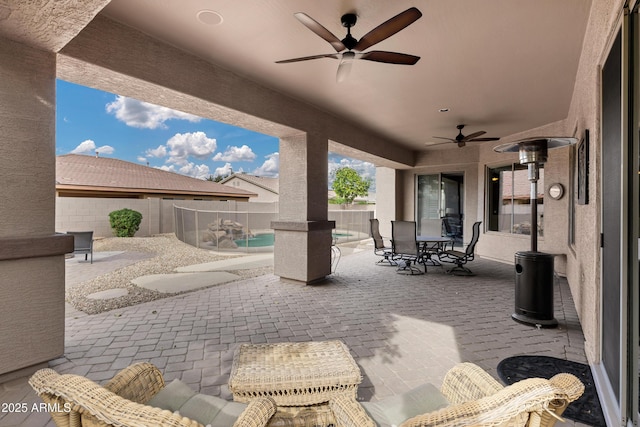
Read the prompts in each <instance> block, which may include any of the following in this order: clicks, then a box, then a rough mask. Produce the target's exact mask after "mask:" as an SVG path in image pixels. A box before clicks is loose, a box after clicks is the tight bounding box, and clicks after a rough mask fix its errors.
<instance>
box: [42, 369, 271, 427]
mask: <svg viewBox="0 0 640 427" xmlns="http://www.w3.org/2000/svg"><path fill="white" fill-rule="evenodd" d="M29 384H30V385H31V387H33V389H34V390H35V391H36V393H38V395H39V396H40V397H41V398H42V400H43V401H44V402H45V403H47V404H49V406H48V407H49V408H50V409H49V410H50V411H51V412H50V414H51V418H53V420H54V422H55V423H56V425H57V426H58V427H81V426H82V427H111V426H114V427H115V426H117V427H169V426H171V427H203V426H204V424H202V423H200V422H198V421H195V420H194V419H191V418H188V417H187V416H186V414H187V413H188V412H184V411H183V409H184V410H185V411H188V410H189V409H190V410H191V412H194V409H195V413H198V414H200V415H206V416H211V415H212V414H214V415H215V414H221V416H220V417H217V416H216V417H215V420H214V421H213V422H212V423H211V425H212V427H216V426H224V427H230V426H231V425H233V426H234V427H261V426H266V425H268V422H269V420H270V419H271V418H272V416H273V414H274V413H275V411H276V406H275V402H273V400H271V399H269V398H260V399H255V400H253V401H252V402H251V403H249V404H242V403H237V402H227V401H224V400H222V399H219V398H217V397H214V396H204V395H200V394H197V393H195V392H193V393H189V395H191V396H192V397H191V398H189V400H188V401H187V402H186V403H184V404H182V400H180V399H174V397H173V396H170V395H169V394H170V393H169V391H168V390H169V388H171V387H173V390H176V388H175V387H176V386H177V387H178V389H177V390H179V391H180V392H181V393H177V394H179V397H180V398H183V397H185V396H186V395H185V394H184V389H185V388H188V386H186V385H185V384H183V383H180V382H177V381H174V382H173V383H171V384H169V385H166V386H165V382H164V379H163V377H162V374H161V373H160V371H159V370H158V369H157V368H156V367H155V366H153V365H152V364H150V363H137V364H134V365H131V366H129V367H127V368H125V369H123V370H122V371H120V372H119V373H118V374H117V375H116V376H115V377H113V379H111V380H110V381H109V382H108V383H107V384H105V386H104V387H103V386H100V385H98V384H96V383H95V382H93V381H91V380H89V379H87V378H84V377H81V376H79V375H68V374H67V375H60V374H58V373H57V372H55V371H54V370H52V369H41V370H39V371H38V372H36V373H35V374H34V375H33V376H32V377H31V378H30V379H29ZM154 399H155V401H154ZM150 401H151V404H154V405H160V404H164V405H165V406H163V407H162V408H164V409H161V408H160V407H157V406H151V404H147V403H149V402H150ZM212 401H213V402H214V403H216V404H219V407H215V408H211V407H206V405H209V404H210V402H212ZM174 404H182V406H181V408H180V409H179V410H177V409H176V408H175V407H173V405H174ZM226 404H229V405H231V408H229V407H228V406H225V405H226ZM238 405H240V406H238ZM218 408H221V409H219V410H218ZM235 414H238V415H235ZM203 418H204V416H203ZM233 418H235V421H229V420H231V419H233ZM221 419H222V420H221ZM225 421H226V422H225ZM206 422H207V423H210V422H209V421H206ZM221 422H222V424H220V423H221Z"/></svg>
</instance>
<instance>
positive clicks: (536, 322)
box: [511, 313, 558, 328]
mask: <svg viewBox="0 0 640 427" xmlns="http://www.w3.org/2000/svg"><path fill="white" fill-rule="evenodd" d="M511 318H512V319H513V320H515V321H516V322H518V323H524V324H525V325H530V326H536V327H538V326H539V327H540V328H557V327H558V321H557V320H556V319H545V320H541V319H534V318H533V317H529V316H527V315H525V314H518V313H513V314H512V315H511Z"/></svg>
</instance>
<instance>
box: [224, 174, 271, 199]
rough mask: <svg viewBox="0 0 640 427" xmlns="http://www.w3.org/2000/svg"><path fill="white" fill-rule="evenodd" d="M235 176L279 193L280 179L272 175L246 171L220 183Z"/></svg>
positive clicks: (232, 176) (229, 177) (230, 177)
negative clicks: (253, 173)
mask: <svg viewBox="0 0 640 427" xmlns="http://www.w3.org/2000/svg"><path fill="white" fill-rule="evenodd" d="M233 178H237V179H241V180H243V181H246V182H249V183H251V184H254V185H257V186H258V187H261V188H264V189H265V190H268V191H271V192H272V193H275V194H278V189H279V185H280V180H279V179H278V178H274V177H270V176H257V175H249V174H246V173H234V174H232V175H230V176H228V177H226V178H225V179H223V180H222V181H220V184H226V183H227V182H229V181H230V180H232V179H233Z"/></svg>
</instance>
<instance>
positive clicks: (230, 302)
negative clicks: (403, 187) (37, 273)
mask: <svg viewBox="0 0 640 427" xmlns="http://www.w3.org/2000/svg"><path fill="white" fill-rule="evenodd" d="M344 252H350V251H343V257H342V259H341V260H340V263H339V265H338V268H337V271H336V273H335V274H334V275H333V276H332V277H330V278H329V279H327V280H326V281H325V282H324V283H322V284H318V285H314V286H304V285H300V284H298V283H293V282H291V281H285V280H280V279H279V278H278V277H277V276H274V275H266V276H260V277H254V278H251V279H244V280H239V281H235V282H231V283H226V284H222V285H219V286H214V287H210V288H207V289H203V290H200V291H195V292H192V293H187V294H183V295H179V296H175V297H170V298H165V299H162V300H157V301H153V302H149V303H145V304H140V305H137V306H133V307H128V308H124V309H118V310H114V311H111V312H106V313H102V314H98V315H93V316H89V315H83V316H78V317H77V318H71V317H68V318H67V324H66V338H65V354H64V356H63V357H61V358H59V359H56V360H54V361H52V362H51V363H50V366H51V367H52V368H53V369H55V370H56V371H58V372H61V373H75V374H79V375H84V376H87V377H88V378H90V379H93V380H94V381H97V382H103V381H105V380H107V379H109V378H111V377H113V375H114V374H115V373H116V372H117V371H118V370H120V369H122V368H124V367H126V366H128V365H130V364H131V363H134V362H137V361H149V362H151V363H154V364H156V365H157V366H158V367H159V368H160V369H161V370H162V371H163V372H164V374H165V377H166V379H167V380H171V379H173V378H180V379H182V380H183V381H185V382H186V383H188V384H190V385H191V387H193V388H194V389H196V390H199V391H201V392H203V393H206V394H211V395H216V396H221V397H223V398H227V399H229V398H230V393H229V390H228V388H227V385H226V384H227V381H228V378H229V373H230V370H231V361H232V356H233V352H234V350H235V349H236V347H237V346H238V345H239V343H243V342H252V343H264V342H282V341H309V340H328V339H341V340H343V341H344V342H345V343H346V344H347V346H348V347H349V349H350V350H351V353H352V355H353V356H354V358H355V359H356V361H357V362H358V364H359V365H360V367H361V370H362V373H363V376H364V381H363V383H362V385H361V386H360V388H359V392H358V396H359V398H360V399H362V400H378V399H382V398H384V397H386V396H392V395H395V394H398V393H401V392H403V391H406V390H408V389H410V388H412V387H415V386H417V385H419V384H422V383H425V382H432V383H434V384H438V385H439V384H440V383H441V381H442V378H443V376H444V374H445V372H446V371H447V370H448V369H449V368H450V367H452V366H453V365H454V364H456V363H458V362H461V361H470V362H474V363H477V364H479V365H480V366H482V367H483V368H484V369H486V370H487V371H488V372H489V373H490V374H491V375H494V376H496V366H497V364H498V362H499V361H500V360H502V359H503V358H505V357H509V356H513V355H518V354H538V355H549V356H555V357H560V358H566V359H569V360H573V361H577V362H581V363H585V362H586V357H585V354H584V348H583V346H584V336H583V335H582V331H581V327H580V323H579V321H578V318H577V315H576V311H575V307H574V304H573V300H572V298H571V294H570V292H569V288H568V285H567V283H566V281H565V280H563V279H558V280H557V286H556V287H555V309H556V318H557V319H558V321H559V322H560V327H559V328H557V329H537V328H534V327H529V326H525V325H522V324H519V323H516V322H514V321H513V320H512V319H511V317H510V316H511V313H512V312H513V307H514V285H513V267H512V266H510V265H505V264H500V263H496V262H491V261H486V260H481V259H477V260H476V261H474V262H473V263H472V264H471V265H470V267H471V269H472V270H473V271H474V272H475V273H476V274H477V275H476V276H474V277H456V276H450V275H447V274H445V273H444V272H443V270H442V269H441V268H437V267H430V268H429V272H428V273H427V274H426V275H421V276H407V275H400V274H397V273H396V272H395V269H394V268H393V267H382V266H376V265H374V263H375V261H376V260H377V258H376V257H375V256H374V255H373V253H372V252H373V250H372V249H371V251H369V250H366V251H358V250H356V251H354V253H353V254H351V255H348V256H344ZM229 268H230V269H231V268H232V267H229ZM234 268H236V267H234ZM216 271H217V270H216ZM496 377H497V376H496ZM0 401H4V402H28V403H29V402H39V400H38V397H37V396H36V395H35V393H33V391H31V389H30V388H29V386H28V385H27V384H26V380H24V379H23V380H16V381H13V382H10V383H7V384H3V385H0ZM29 404H30V403H29ZM0 425H1V426H13V425H15V426H18V425H26V426H34V427H41V426H53V423H52V421H50V419H49V418H48V416H47V415H46V414H41V413H28V414H16V413H12V414H2V413H0ZM558 425H579V424H574V423H572V422H568V423H567V424H558Z"/></svg>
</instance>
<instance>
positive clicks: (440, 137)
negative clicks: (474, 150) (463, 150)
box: [434, 136, 458, 142]
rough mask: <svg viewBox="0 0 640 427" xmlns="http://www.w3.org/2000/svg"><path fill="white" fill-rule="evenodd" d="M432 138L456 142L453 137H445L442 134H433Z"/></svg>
mask: <svg viewBox="0 0 640 427" xmlns="http://www.w3.org/2000/svg"><path fill="white" fill-rule="evenodd" d="M434 138H438V139H446V140H447V141H449V142H458V141H456V140H455V139H453V138H445V137H444V136H434Z"/></svg>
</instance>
